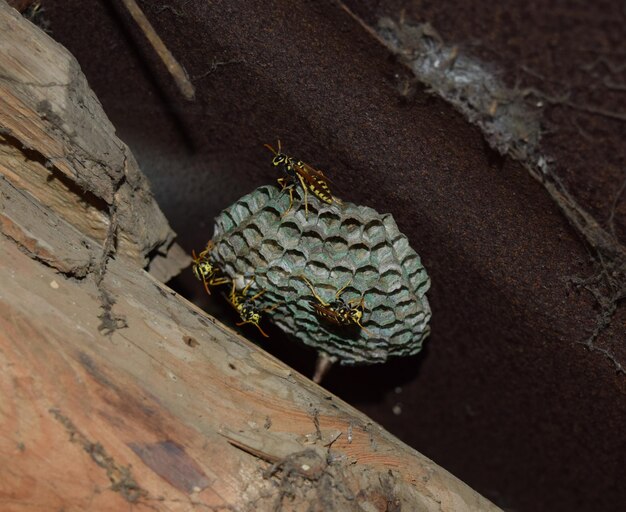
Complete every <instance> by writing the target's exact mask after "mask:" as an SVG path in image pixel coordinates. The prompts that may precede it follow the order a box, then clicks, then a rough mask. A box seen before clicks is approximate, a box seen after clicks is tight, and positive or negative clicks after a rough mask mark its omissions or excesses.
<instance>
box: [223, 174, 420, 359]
mask: <svg viewBox="0 0 626 512" xmlns="http://www.w3.org/2000/svg"><path fill="white" fill-rule="evenodd" d="M308 202H309V205H308V209H309V211H308V216H305V207H304V202H303V201H302V191H301V190H300V189H299V188H296V190H294V204H293V207H292V208H291V210H290V211H289V212H287V214H285V212H286V211H287V209H288V207H289V194H287V193H284V192H283V193H281V191H280V190H279V189H278V188H277V187H275V186H263V187H260V188H258V189H256V190H254V191H253V192H252V193H250V194H248V195H246V196H244V197H242V198H241V199H239V200H238V201H236V202H235V203H234V204H233V205H231V206H230V207H229V208H227V209H226V210H224V211H222V212H221V213H220V215H219V216H218V217H217V218H216V223H215V234H214V237H213V242H214V244H215V247H214V249H213V251H212V258H213V260H214V261H215V262H216V263H217V264H218V266H219V267H220V268H221V270H222V272H223V273H224V274H226V275H227V276H228V277H230V278H231V279H233V280H235V282H236V283H237V287H238V288H239V289H241V288H243V286H245V284H247V283H248V282H250V280H251V279H252V277H253V276H254V283H253V284H252V285H251V287H250V291H249V295H250V296H251V295H252V294H254V293H257V292H258V291H260V290H262V289H265V290H266V292H265V293H264V294H263V295H261V296H260V297H259V298H258V299H257V300H256V301H255V305H257V306H259V307H260V308H266V307H270V306H272V305H274V304H276V303H280V305H278V307H277V308H276V309H274V310H273V311H271V312H269V313H267V314H265V315H264V320H263V321H267V320H268V319H269V320H271V321H272V322H273V323H274V324H276V325H278V326H279V327H280V328H281V329H282V330H283V331H285V332H286V333H288V334H290V335H292V336H294V337H296V338H297V339H299V340H300V341H302V342H303V343H305V344H306V345H309V346H311V347H314V348H315V349H317V350H318V351H319V352H322V353H326V354H328V355H329V356H331V358H333V359H335V360H337V361H339V362H340V363H341V364H344V365H354V364H373V363H383V362H385V361H386V360H387V359H388V358H389V357H393V356H408V355H412V354H415V353H417V352H419V351H420V349H421V347H422V343H423V340H424V339H425V338H426V336H428V334H429V332H430V327H429V326H428V321H429V319H430V316H431V312H430V307H429V305H428V300H427V299H426V296H425V293H426V291H427V290H428V288H429V287H430V280H429V278H428V275H427V274H426V271H425V270H424V267H423V266H422V264H421V262H420V258H419V256H418V255H417V253H416V252H415V251H414V250H413V249H412V248H411V247H410V246H409V242H408V240H407V238H406V236H404V235H403V234H402V233H400V231H399V230H398V226H397V225H396V223H395V221H394V220H393V217H392V216H391V215H390V214H384V215H381V214H379V213H378V212H376V211H375V210H373V209H372V208H368V207H365V206H358V205H355V204H352V203H349V202H342V203H333V204H331V205H329V204H325V203H323V202H321V201H320V200H319V199H317V198H316V197H315V196H313V194H309V195H308ZM299 276H305V277H306V278H307V279H308V280H309V281H310V282H311V283H312V285H313V286H314V288H315V290H316V292H317V293H318V295H320V296H321V297H322V298H323V299H324V300H325V301H326V302H331V301H332V300H334V298H335V294H336V292H337V290H338V289H339V288H342V287H343V286H345V285H346V284H348V283H350V284H349V286H348V287H347V288H346V289H345V291H344V293H343V294H342V295H341V298H342V299H344V300H346V301H349V300H350V299H357V300H358V299H360V298H361V296H363V297H364V299H365V306H364V314H363V318H362V320H361V322H362V324H363V326H364V327H365V328H366V329H367V331H368V332H366V330H364V329H361V328H359V327H358V326H357V325H354V326H338V325H334V324H332V323H330V322H327V321H325V320H324V319H321V318H320V317H319V316H318V315H316V313H315V310H314V308H313V305H312V303H314V302H316V299H315V298H314V297H313V295H312V293H311V290H310V289H309V287H308V286H307V285H306V283H305V282H304V280H303V279H301V278H300V277H299ZM263 321H262V322H263Z"/></svg>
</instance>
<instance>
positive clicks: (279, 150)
mask: <svg viewBox="0 0 626 512" xmlns="http://www.w3.org/2000/svg"><path fill="white" fill-rule="evenodd" d="M276 140H277V141H278V152H279V153H281V148H280V139H279V138H278V137H276Z"/></svg>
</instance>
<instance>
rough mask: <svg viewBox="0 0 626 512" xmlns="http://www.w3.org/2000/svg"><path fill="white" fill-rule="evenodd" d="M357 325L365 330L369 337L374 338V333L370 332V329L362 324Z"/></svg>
mask: <svg viewBox="0 0 626 512" xmlns="http://www.w3.org/2000/svg"><path fill="white" fill-rule="evenodd" d="M356 324H357V325H358V326H359V327H360V328H361V329H363V330H364V331H365V332H366V333H367V335H368V336H373V333H372V331H370V330H369V329H367V328H366V327H363V324H362V323H361V322H356Z"/></svg>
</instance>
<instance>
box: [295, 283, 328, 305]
mask: <svg viewBox="0 0 626 512" xmlns="http://www.w3.org/2000/svg"><path fill="white" fill-rule="evenodd" d="M297 277H299V278H300V279H302V280H303V281H304V282H305V283H306V284H307V286H308V287H309V288H311V293H312V294H313V296H314V297H315V298H316V299H317V300H318V301H319V303H320V304H321V305H322V306H324V307H328V306H329V303H328V302H325V301H324V299H322V298H321V297H320V296H319V295H318V294H317V292H316V291H315V288H313V285H312V284H311V282H310V281H309V280H308V279H307V278H306V277H304V276H297Z"/></svg>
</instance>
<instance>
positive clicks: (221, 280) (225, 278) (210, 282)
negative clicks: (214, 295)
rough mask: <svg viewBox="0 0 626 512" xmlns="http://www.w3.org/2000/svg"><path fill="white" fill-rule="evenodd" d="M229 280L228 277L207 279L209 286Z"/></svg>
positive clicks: (218, 284)
mask: <svg viewBox="0 0 626 512" xmlns="http://www.w3.org/2000/svg"><path fill="white" fill-rule="evenodd" d="M228 281H230V279H229V278H228V277H215V278H213V279H211V280H210V281H209V284H210V285H211V286H220V285H222V284H226V283H228Z"/></svg>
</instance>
